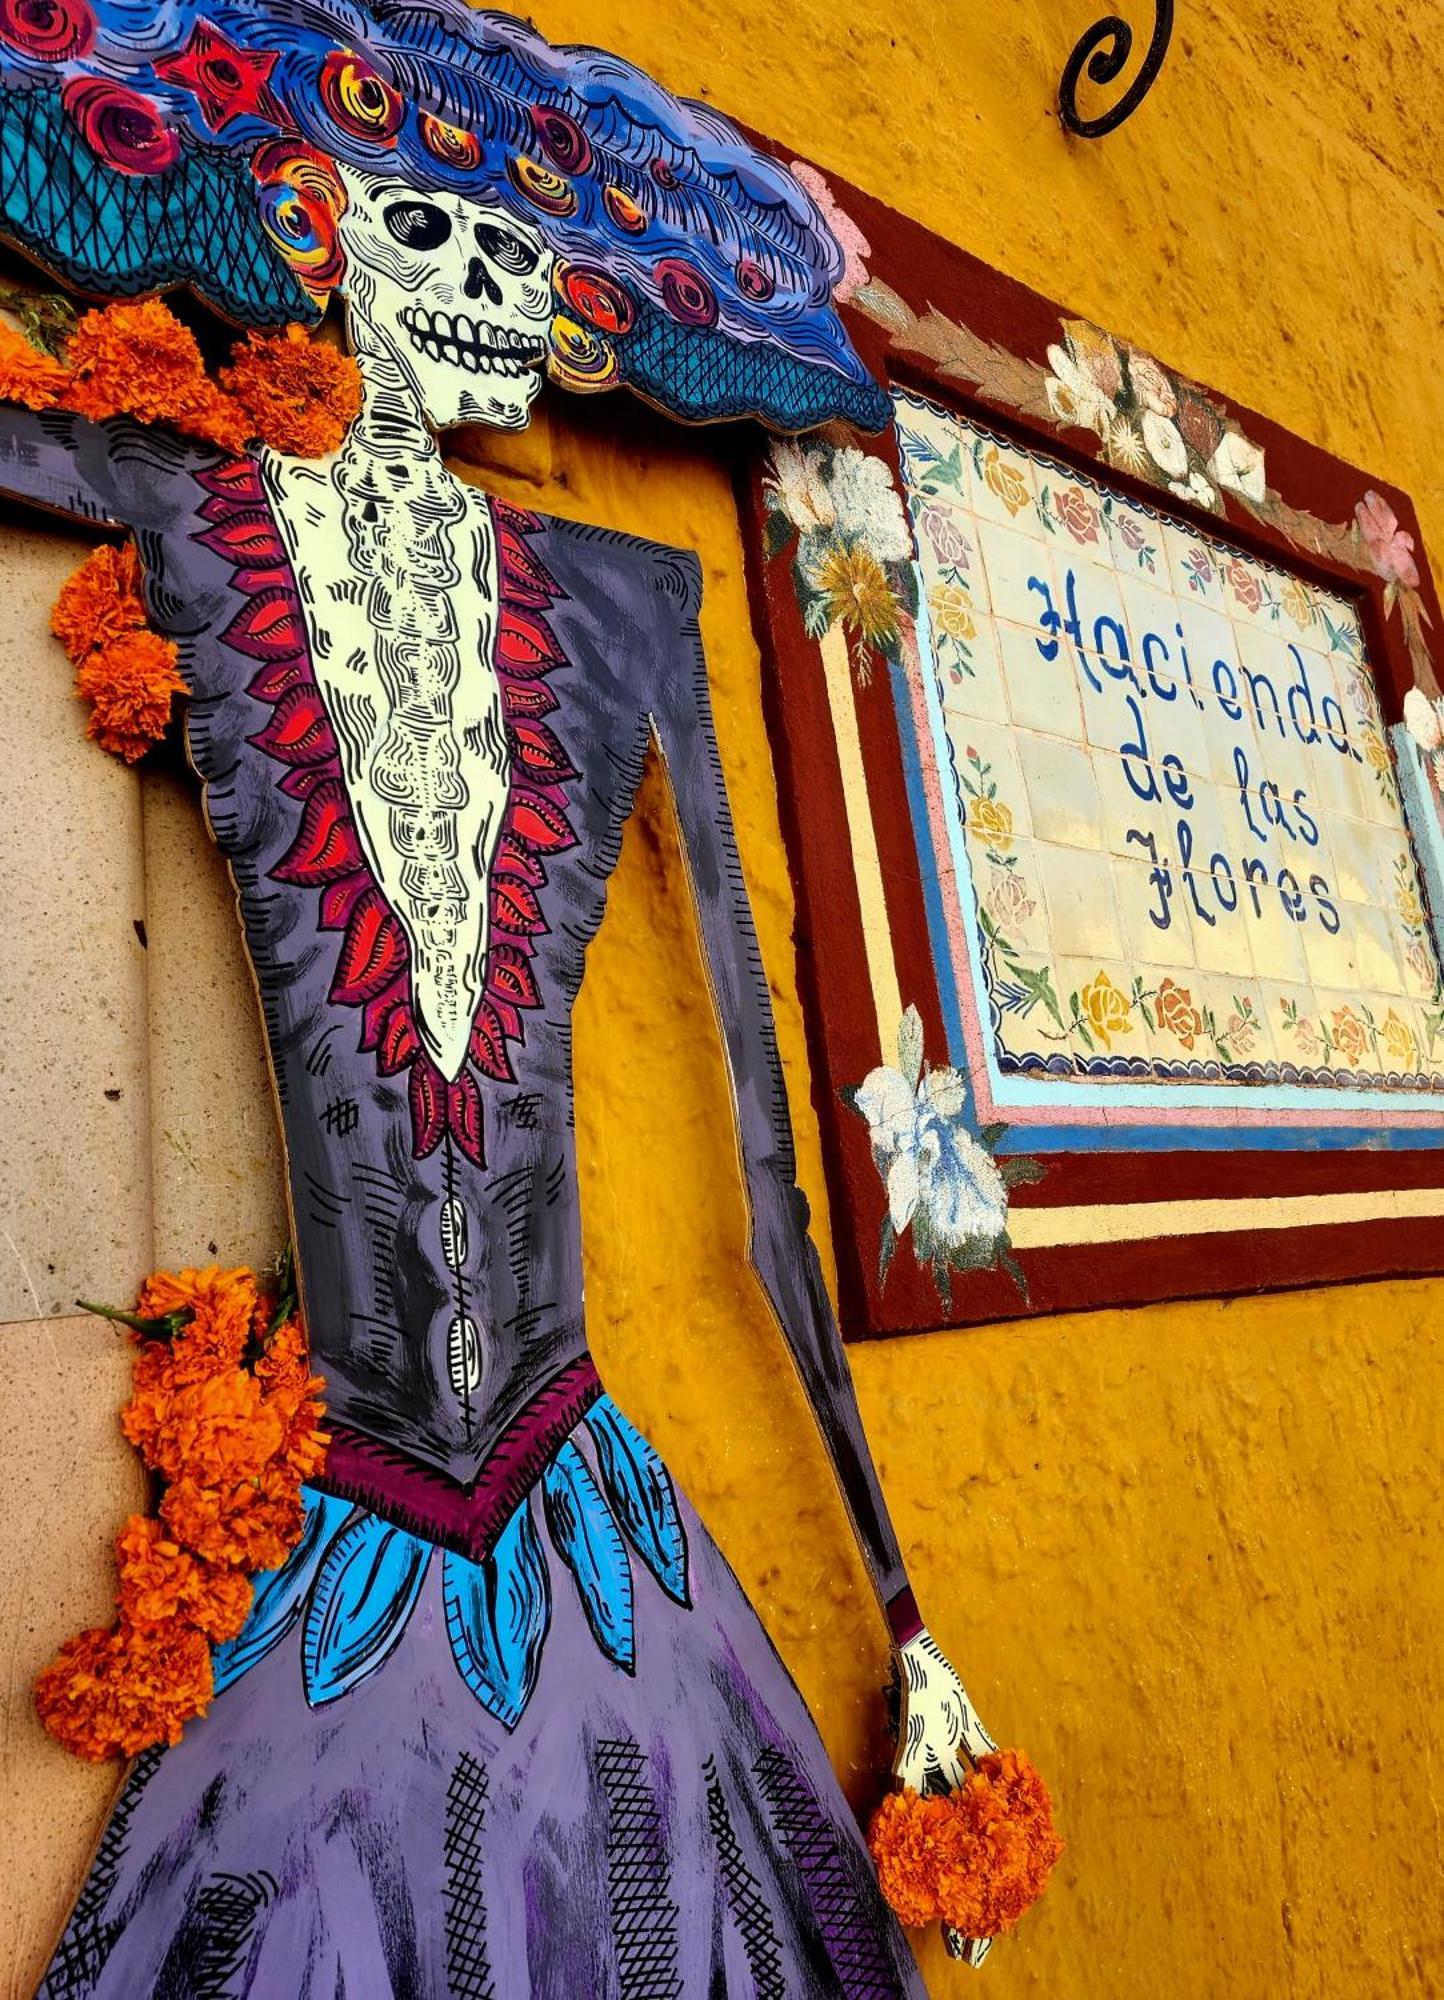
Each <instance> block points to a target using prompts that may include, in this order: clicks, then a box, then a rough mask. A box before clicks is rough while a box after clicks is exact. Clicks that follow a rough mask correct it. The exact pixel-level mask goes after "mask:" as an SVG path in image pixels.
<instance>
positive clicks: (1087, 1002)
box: [1079, 971, 1132, 1049]
mask: <svg viewBox="0 0 1444 2000" xmlns="http://www.w3.org/2000/svg"><path fill="white" fill-rule="evenodd" d="M1079 1003H1080V1005H1081V1007H1082V1010H1083V1018H1084V1020H1085V1021H1086V1022H1087V1024H1088V1027H1089V1028H1090V1030H1091V1031H1092V1032H1093V1033H1094V1034H1095V1035H1096V1036H1097V1037H1098V1039H1099V1041H1100V1042H1102V1044H1103V1046H1104V1048H1105V1049H1111V1048H1112V1046H1113V1037H1114V1036H1115V1035H1120V1036H1121V1035H1127V1034H1130V1033H1131V1032H1132V1023H1131V1021H1130V1020H1129V1018H1128V1015H1129V1006H1128V999H1127V996H1126V995H1125V994H1123V993H1120V992H1119V990H1118V988H1117V987H1116V986H1115V985H1114V984H1113V981H1112V980H1111V979H1110V978H1109V977H1108V974H1107V973H1106V972H1102V971H1100V972H1099V973H1098V975H1097V977H1096V978H1094V979H1090V980H1089V982H1088V984H1087V985H1086V986H1085V987H1084V988H1083V991H1082V993H1081V994H1080V995H1079Z"/></svg>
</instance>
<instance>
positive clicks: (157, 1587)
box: [115, 1514, 251, 1640]
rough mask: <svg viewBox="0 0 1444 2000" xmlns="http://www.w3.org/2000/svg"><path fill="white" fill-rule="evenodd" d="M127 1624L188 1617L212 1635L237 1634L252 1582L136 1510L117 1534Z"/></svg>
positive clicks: (121, 1600)
mask: <svg viewBox="0 0 1444 2000" xmlns="http://www.w3.org/2000/svg"><path fill="white" fill-rule="evenodd" d="M115 1559H116V1567H117V1569H118V1570H119V1572H120V1593H119V1603H120V1615H121V1621H122V1623H124V1624H130V1625H158V1624H163V1623H164V1622H165V1621H166V1620H167V1619H169V1618H183V1619H186V1620H187V1621H188V1622H189V1623H190V1624H192V1625H194V1626H195V1627H196V1628H197V1630H198V1631H201V1632H204V1633H205V1635H206V1637H207V1638H208V1639H212V1640H220V1639H233V1638H234V1637H235V1636H236V1634H237V1632H239V1631H240V1629H241V1627H242V1626H243V1625H244V1624H245V1622H246V1617H247V1614H248V1613H249V1611H250V1608H251V1585H250V1579H249V1578H248V1577H245V1576H242V1575H241V1574H240V1572H239V1571H237V1570H233V1569H224V1568H221V1567H220V1566H219V1565H218V1564H216V1563H208V1562H204V1561H202V1560H201V1559H200V1558H199V1557H197V1556H193V1555H192V1554H191V1553H190V1551H189V1550H188V1549H183V1548H182V1547H181V1546H180V1544H179V1542H174V1541H172V1540H171V1539H170V1537H169V1535H168V1534H167V1533H166V1530H165V1528H164V1527H163V1525H162V1524H161V1523H160V1522H159V1521H152V1520H149V1519H147V1517H146V1516H145V1515H144V1514H132V1515H131V1517H130V1519H129V1520H128V1521H127V1522H126V1524H125V1526H124V1527H123V1528H122V1529H121V1531H120V1534H119V1535H118V1537H117V1538H116V1544H115Z"/></svg>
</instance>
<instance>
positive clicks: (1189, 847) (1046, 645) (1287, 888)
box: [1028, 569, 1363, 935]
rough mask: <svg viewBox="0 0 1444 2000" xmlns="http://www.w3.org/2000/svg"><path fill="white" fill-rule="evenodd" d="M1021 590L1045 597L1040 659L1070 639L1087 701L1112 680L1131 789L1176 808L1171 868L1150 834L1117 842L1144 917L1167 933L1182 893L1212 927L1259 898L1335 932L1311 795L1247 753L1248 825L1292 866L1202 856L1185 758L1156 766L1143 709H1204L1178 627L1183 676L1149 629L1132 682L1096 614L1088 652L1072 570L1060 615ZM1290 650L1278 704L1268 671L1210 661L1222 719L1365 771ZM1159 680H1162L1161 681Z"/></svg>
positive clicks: (1240, 761)
mask: <svg viewBox="0 0 1444 2000" xmlns="http://www.w3.org/2000/svg"><path fill="white" fill-rule="evenodd" d="M1028 589H1029V590H1030V591H1032V592H1035V593H1036V594H1037V595H1038V596H1039V597H1041V598H1042V600H1043V607H1044V608H1043V610H1042V611H1041V612H1040V613H1039V615H1038V625H1039V629H1040V630H1041V631H1043V632H1044V633H1046V634H1047V637H1046V638H1042V639H1035V640H1034V642H1033V643H1034V644H1035V645H1036V646H1037V648H1038V651H1039V653H1040V654H1041V655H1042V657H1043V658H1044V659H1045V660H1049V661H1052V660H1056V659H1057V658H1058V655H1059V653H1060V651H1061V649H1062V638H1063V637H1066V638H1067V639H1068V640H1070V641H1071V643H1072V646H1073V650H1074V654H1075V655H1076V659H1077V664H1078V667H1079V669H1080V671H1081V672H1082V674H1083V676H1084V678H1085V679H1086V680H1087V682H1088V684H1089V686H1090V687H1091V688H1092V689H1093V691H1094V692H1095V694H1100V695H1101V694H1102V693H1103V692H1104V690H1105V686H1106V685H1108V684H1111V685H1112V686H1113V688H1115V689H1116V690H1117V691H1118V693H1119V694H1121V696H1122V699H1123V703H1124V706H1125V708H1126V709H1127V712H1128V720H1129V722H1130V724H1131V730H1130V732H1129V733H1127V734H1126V735H1124V736H1123V737H1122V739H1121V740H1120V742H1119V744H1118V746H1117V747H1118V752H1119V755H1120V757H1121V759H1122V765H1123V775H1124V778H1125V779H1126V781H1127V783H1128V786H1129V789H1130V790H1131V791H1132V792H1133V794H1134V796H1135V797H1136V798H1137V799H1139V800H1140V801H1141V802H1142V803H1144V804H1146V805H1163V804H1164V803H1165V801H1167V803H1168V804H1169V805H1171V806H1172V807H1173V808H1174V810H1175V813H1176V822H1175V838H1176V841H1177V859H1176V862H1175V861H1174V860H1172V859H1170V858H1169V857H1167V856H1166V855H1161V854H1160V853H1159V847H1158V838H1157V835H1156V834H1154V833H1151V832H1148V831H1147V830H1146V829H1144V828H1141V827H1129V828H1128V830H1127V832H1126V833H1125V834H1124V839H1125V841H1126V842H1127V843H1128V844H1129V845H1130V846H1134V847H1138V848H1140V849H1141V850H1142V851H1143V853H1144V855H1145V856H1146V857H1147V859H1148V860H1149V862H1150V863H1151V864H1152V865H1151V867H1150V870H1149V881H1150V883H1151V884H1152V887H1153V890H1154V893H1155V896H1156V898H1157V901H1156V903H1155V905H1154V906H1153V907H1152V908H1150V910H1149V912H1148V915H1149V919H1150V921H1151V922H1152V923H1153V924H1154V925H1155V926H1156V927H1157V928H1158V929H1159V930H1161V931H1166V930H1167V929H1168V928H1169V926H1170V925H1171V924H1172V922H1173V904H1174V898H1175V896H1176V895H1178V894H1180V893H1181V894H1184V895H1186V896H1187V898H1188V902H1189V904H1190V905H1191V907H1192V910H1193V914H1194V917H1195V919H1196V920H1197V921H1199V922H1202V923H1204V924H1207V925H1209V926H1210V927H1212V926H1214V925H1216V924H1217V922H1218V919H1219V916H1220V915H1225V916H1227V915H1231V914H1232V913H1233V912H1234V911H1236V910H1239V909H1242V910H1243V911H1244V912H1245V913H1246V914H1248V913H1249V912H1250V911H1251V913H1252V915H1253V916H1254V917H1257V918H1261V917H1262V916H1263V913H1264V897H1265V894H1266V893H1268V894H1269V895H1270V896H1271V895H1272V894H1273V893H1277V895H1278V898H1279V901H1280V904H1281V905H1282V908H1283V910H1284V913H1285V915H1286V916H1288V917H1289V918H1291V919H1292V921H1293V922H1294V923H1297V924H1302V923H1304V922H1306V921H1307V920H1308V919H1309V917H1310V915H1312V916H1313V917H1314V919H1315V920H1316V921H1317V922H1318V923H1320V924H1321V925H1322V926H1323V928H1324V929H1325V930H1326V931H1328V932H1329V933H1330V934H1331V935H1334V934H1337V932H1338V931H1339V929H1340V918H1339V911H1338V907H1337V905H1336V904H1335V902H1334V900H1333V890H1332V888H1331V887H1330V884H1329V882H1328V880H1327V878H1326V877H1325V876H1323V875H1321V874H1319V873H1317V872H1308V850H1309V849H1311V848H1317V847H1318V846H1319V840H1320V836H1319V823H1318V820H1317V819H1316V818H1315V816H1314V814H1313V813H1312V811H1311V810H1310V808H1309V795H1308V791H1307V789H1306V788H1305V787H1304V786H1302V785H1297V786H1295V787H1294V789H1293V790H1292V792H1291V793H1290V794H1289V795H1288V797H1287V798H1285V796H1284V794H1283V792H1282V790H1281V788H1280V787H1279V785H1278V784H1277V783H1275V781H1274V780H1273V779H1272V778H1270V777H1269V776H1268V775H1267V774H1266V773H1265V772H1264V771H1263V770H1261V769H1260V770H1256V769H1255V768H1254V766H1253V765H1252V764H1251V763H1250V761H1249V754H1248V750H1247V749H1245V747H1244V746H1243V745H1242V744H1235V745H1234V747H1233V753H1232V762H1233V774H1234V782H1235V783H1236V785H1237V787H1238V803H1239V806H1240V808H1241V810H1242V813H1243V818H1244V823H1245V825H1246V827H1247V829H1248V831H1249V832H1250V833H1251V834H1252V835H1253V836H1254V838H1255V839H1256V840H1257V841H1259V842H1260V843H1261V844H1262V845H1264V846H1265V847H1268V846H1275V845H1278V843H1279V841H1280V837H1282V839H1284V840H1287V841H1289V842H1291V843H1293V845H1292V847H1290V848H1289V849H1287V850H1285V852H1286V853H1287V854H1288V857H1289V859H1290V860H1292V861H1293V862H1294V863H1295V864H1296V866H1295V867H1290V866H1288V865H1287V863H1285V864H1284V865H1278V863H1277V861H1275V862H1274V865H1272V866H1270V864H1269V863H1268V862H1265V861H1264V860H1263V859H1261V858H1260V856H1258V855H1257V854H1253V853H1246V854H1243V855H1240V856H1236V857H1233V858H1230V857H1229V856H1228V855H1226V854H1224V853H1223V852H1222V850H1220V849H1215V850H1214V851H1213V853H1211V854H1209V855H1207V856H1204V855H1203V854H1202V852H1201V850H1200V848H1199V843H1198V838H1197V835H1196V833H1195V831H1194V827H1193V823H1192V821H1191V820H1190V819H1189V817H1188V815H1189V814H1190V813H1191V812H1193V811H1194V809H1195V805H1196V801H1195V798H1194V793H1193V785H1192V782H1191V780H1190V779H1189V776H1188V774H1187V772H1186V771H1185V770H1184V767H1183V762H1182V760H1181V759H1180V758H1179V757H1177V756H1176V755H1175V754H1174V753H1173V752H1172V751H1169V752H1167V753H1166V754H1165V755H1164V756H1162V757H1158V758H1156V757H1155V756H1154V754H1153V752H1152V751H1151V750H1150V747H1149V742H1148V729H1147V725H1146V722H1145V720H1144V712H1143V706H1142V704H1143V703H1144V702H1145V701H1147V700H1148V699H1149V698H1150V696H1151V697H1153V698H1154V699H1156V700H1158V701H1164V702H1173V701H1177V700H1179V699H1181V698H1183V699H1190V700H1191V701H1192V702H1193V705H1194V706H1195V708H1197V709H1200V710H1203V711H1207V709H1208V707H1209V705H1210V703H1209V701H1207V700H1206V699H1205V697H1204V695H1202V694H1200V693H1199V691H1198V689H1197V687H1196V686H1195V684H1194V672H1193V663H1192V662H1191V661H1190V659H1189V656H1188V646H1187V643H1186V641H1185V638H1184V631H1183V626H1182V624H1181V622H1180V623H1175V625H1174V628H1173V629H1174V634H1175V636H1176V639H1177V641H1178V646H1177V657H1178V661H1179V665H1180V667H1181V669H1182V679H1181V680H1179V679H1177V678H1174V676H1173V671H1172V661H1173V658H1174V651H1173V648H1172V647H1171V646H1170V644H1169V642H1168V641H1167V640H1166V639H1165V638H1164V637H1163V636H1162V635H1161V634H1159V633H1157V632H1145V633H1144V634H1143V636H1142V638H1141V640H1140V642H1139V651H1140V654H1141V656H1142V658H1141V665H1142V669H1143V672H1142V674H1141V675H1140V673H1139V671H1138V667H1137V666H1136V665H1135V663H1134V660H1133V657H1132V653H1131V651H1130V648H1129V644H1128V633H1127V630H1126V628H1125V627H1124V625H1123V624H1122V622H1121V621H1120V620H1119V619H1117V618H1115V617H1114V616H1112V614H1111V613H1108V612H1104V613H1101V614H1100V615H1099V616H1098V617H1096V618H1095V619H1094V620H1093V624H1092V637H1093V645H1092V648H1091V649H1090V648H1088V647H1087V646H1085V644H1084V640H1083V621H1082V618H1081V617H1080V615H1079V611H1078V576H1077V572H1076V571H1075V570H1073V569H1070V570H1069V571H1068V574H1067V578H1066V580H1065V583H1064V587H1063V593H1064V600H1065V603H1064V609H1063V610H1062V611H1060V610H1059V609H1058V607H1057V605H1055V603H1054V602H1053V591H1052V586H1051V585H1050V584H1049V583H1048V582H1047V581H1046V580H1045V579H1044V578H1042V577H1037V576H1030V577H1029V578H1028ZM1060 635H1062V636H1061V637H1060ZM1289 651H1290V653H1291V654H1292V655H1293V660H1294V665H1295V667H1296V669H1297V674H1296V677H1295V678H1294V680H1293V681H1291V682H1290V683H1289V685H1288V686H1287V687H1285V688H1284V690H1283V693H1282V698H1280V693H1279V690H1278V688H1277V687H1276V686H1275V684H1274V682H1273V680H1272V679H1271V678H1270V677H1269V675H1268V674H1265V673H1261V672H1256V671H1255V670H1254V669H1252V668H1250V667H1248V666H1240V667H1234V666H1233V665H1232V664H1231V663H1230V662H1229V661H1227V660H1224V659H1215V660H1214V661H1213V664H1212V667H1211V669H1210V672H1209V684H1210V686H1209V691H1210V693H1211V696H1212V701H1213V704H1214V705H1216V706H1217V708H1218V709H1219V711H1220V712H1221V713H1222V714H1223V715H1224V716H1225V717H1226V718H1227V720H1228V721H1229V722H1231V723H1234V724H1237V725H1239V726H1241V727H1248V725H1247V723H1246V721H1245V718H1246V716H1247V715H1248V714H1249V712H1250V711H1251V712H1252V716H1253V725H1254V728H1255V729H1256V730H1257V733H1258V735H1259V736H1260V737H1261V738H1266V737H1267V735H1268V733H1269V731H1270V730H1271V729H1276V730H1277V731H1278V734H1279V736H1280V737H1281V738H1284V739H1287V737H1288V736H1289V734H1290V733H1291V732H1292V734H1293V735H1294V736H1295V737H1297V739H1298V741H1299V742H1300V743H1302V744H1304V745H1305V746H1306V747H1309V746H1312V745H1315V744H1317V745H1320V746H1321V747H1322V746H1323V745H1325V744H1326V745H1327V746H1328V748H1329V749H1330V750H1332V751H1334V752H1336V753H1337V754H1338V755H1339V756H1341V757H1347V758H1350V759H1352V760H1353V761H1354V762H1355V763H1361V762H1362V761H1363V759H1362V756H1361V753H1360V752H1359V750H1357V749H1356V748H1355V746H1354V744H1353V743H1352V742H1351V741H1350V740H1349V729H1348V723H1347V721H1346V720H1345V717H1344V713H1343V710H1342V709H1341V708H1340V706H1339V703H1338V701H1337V700H1336V699H1335V698H1334V696H1333V695H1331V694H1327V695H1323V696H1322V697H1316V696H1315V692H1314V689H1313V687H1312V685H1311V683H1310V681H1309V669H1308V662H1307V661H1306V660H1305V658H1304V656H1303V654H1302V653H1301V652H1300V651H1299V649H1298V647H1297V646H1295V645H1293V644H1290V645H1289ZM1160 672H1164V673H1166V674H1167V676H1168V677H1167V678H1165V679H1160V678H1159V675H1160ZM1100 674H1101V675H1102V676H1103V678H1102V679H1100V678H1099V675H1100ZM1252 733H1253V731H1252V730H1251V731H1250V735H1252ZM1195 857H1197V858H1195ZM1175 877H1177V880H1175ZM1180 883H1181V884H1182V889H1181V891H1180V888H1179V884H1180Z"/></svg>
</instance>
